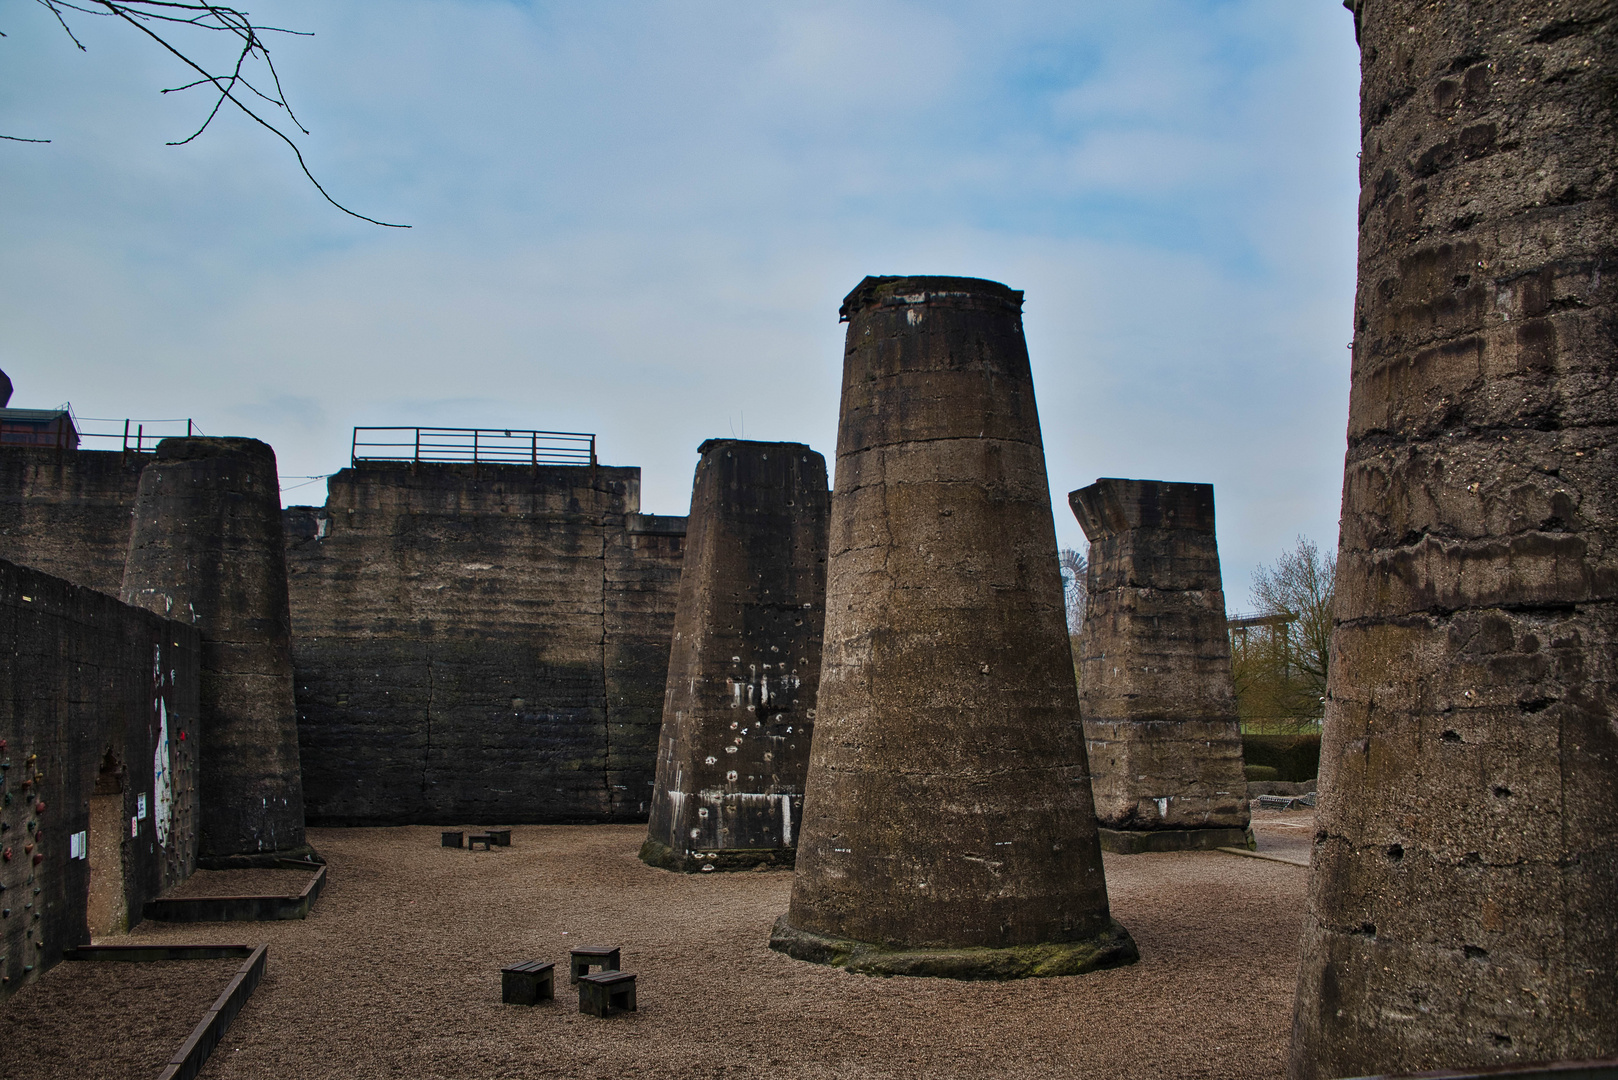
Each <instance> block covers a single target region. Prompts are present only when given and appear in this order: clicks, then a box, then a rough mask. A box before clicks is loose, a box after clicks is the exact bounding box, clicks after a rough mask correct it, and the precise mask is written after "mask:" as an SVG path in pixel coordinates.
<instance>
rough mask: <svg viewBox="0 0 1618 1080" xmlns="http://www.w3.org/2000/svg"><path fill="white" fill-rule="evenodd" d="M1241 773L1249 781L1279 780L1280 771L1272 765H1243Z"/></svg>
mask: <svg viewBox="0 0 1618 1080" xmlns="http://www.w3.org/2000/svg"><path fill="white" fill-rule="evenodd" d="M1242 772H1244V773H1246V774H1247V779H1249V780H1255V781H1256V780H1279V779H1280V778H1281V773H1280V770H1278V769H1277V768H1276V767H1275V766H1274V765H1245V766H1243V767H1242Z"/></svg>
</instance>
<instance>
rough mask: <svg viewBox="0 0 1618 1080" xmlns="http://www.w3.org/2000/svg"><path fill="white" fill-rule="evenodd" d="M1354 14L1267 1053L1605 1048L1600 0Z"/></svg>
mask: <svg viewBox="0 0 1618 1080" xmlns="http://www.w3.org/2000/svg"><path fill="white" fill-rule="evenodd" d="M1360 8H1361V10H1360V15H1359V18H1360V24H1361V32H1362V79H1363V81H1362V89H1361V118H1362V138H1363V154H1362V157H1361V163H1360V176H1361V185H1362V190H1361V197H1360V220H1361V224H1360V257H1359V286H1358V293H1357V296H1356V302H1355V308H1356V311H1355V343H1354V370H1353V382H1352V391H1351V398H1350V408H1349V448H1348V456H1347V462H1346V466H1345V472H1344V484H1343V518H1342V539H1341V550H1340V555H1339V559H1338V575H1339V576H1338V585H1337V605H1338V606H1337V610H1336V620H1337V624H1336V630H1335V633H1334V636H1333V641H1332V666H1331V676H1330V683H1329V698H1328V702H1327V707H1326V724H1325V737H1324V744H1323V753H1322V756H1321V776H1320V787H1321V793H1322V798H1321V802H1320V807H1319V810H1318V812H1317V814H1318V817H1317V823H1318V827H1319V832H1318V834H1317V842H1316V847H1315V855H1314V865H1313V869H1312V872H1311V878H1310V886H1309V913H1308V916H1307V920H1306V923H1305V931H1304V947H1303V954H1302V964H1301V969H1300V979H1299V989H1298V998H1297V1005H1296V1012H1295V1018H1294V1029H1293V1044H1292V1050H1291V1061H1290V1074H1291V1075H1292V1076H1293V1077H1294V1078H1314V1077H1337V1076H1357V1075H1360V1074H1364V1073H1376V1072H1385V1071H1386V1072H1404V1071H1414V1070H1421V1069H1428V1068H1436V1067H1440V1066H1442V1067H1446V1068H1460V1067H1463V1066H1473V1065H1487V1064H1496V1063H1506V1062H1511V1061H1536V1060H1538V1061H1543V1060H1553V1059H1576V1058H1596V1057H1607V1056H1612V1055H1615V1054H1618V728H1615V724H1614V719H1615V717H1614V702H1613V678H1614V667H1615V664H1618V605H1615V600H1618V543H1615V541H1618V468H1615V457H1614V455H1615V454H1618V440H1615V438H1614V435H1615V431H1618V398H1615V396H1614V392H1613V379H1614V373H1615V372H1614V369H1615V361H1614V357H1615V327H1618V302H1615V301H1618V293H1615V288H1618V280H1615V278H1618V273H1615V272H1614V271H1615V269H1618V258H1615V255H1618V252H1615V246H1618V203H1615V202H1614V192H1615V188H1614V169H1615V167H1618V113H1615V107H1614V100H1615V99H1614V87H1615V85H1618V7H1615V6H1614V5H1613V4H1612V3H1610V2H1547V0H1532V2H1531V0H1491V2H1489V3H1477V2H1472V3H1465V2H1463V3H1445V4H1431V3H1425V2H1416V0H1376V2H1366V3H1362V4H1361V5H1360ZM1345 32H1346V28H1345Z"/></svg>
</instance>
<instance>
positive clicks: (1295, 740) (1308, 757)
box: [1242, 732, 1320, 783]
mask: <svg viewBox="0 0 1618 1080" xmlns="http://www.w3.org/2000/svg"><path fill="white" fill-rule="evenodd" d="M1242 760H1243V761H1244V762H1245V763H1246V764H1247V767H1248V768H1249V769H1251V768H1253V767H1254V766H1259V767H1268V768H1271V769H1274V770H1275V772H1276V776H1275V779H1277V780H1285V781H1288V782H1289V783H1301V782H1303V781H1305V780H1313V779H1314V778H1315V777H1316V776H1317V775H1319V773H1320V735H1319V734H1318V733H1314V732H1312V733H1310V734H1307V735H1243V736H1242ZM1248 779H1249V780H1252V779H1254V777H1253V776H1252V775H1251V774H1249V776H1248Z"/></svg>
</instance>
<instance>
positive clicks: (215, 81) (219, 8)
mask: <svg viewBox="0 0 1618 1080" xmlns="http://www.w3.org/2000/svg"><path fill="white" fill-rule="evenodd" d="M36 2H37V3H39V4H41V5H42V6H44V7H45V8H47V9H48V10H49V11H50V12H51V14H52V15H54V16H55V17H56V21H57V22H58V23H60V24H61V26H62V29H63V30H64V31H66V32H67V35H68V37H69V38H70V39H71V40H72V41H73V44H75V45H77V46H78V47H79V49H80V50H81V51H88V50H87V49H85V46H84V43H83V42H81V41H80V40H79V39H78V37H76V36H75V35H74V33H73V30H72V28H71V27H70V26H68V23H67V19H66V16H65V15H64V14H63V12H64V11H73V12H78V13H80V14H84V15H94V16H98V17H103V18H108V17H110V18H117V19H121V20H123V21H124V22H126V23H128V24H129V25H130V26H132V27H134V28H135V29H136V30H139V31H140V32H141V33H143V34H145V35H146V36H147V37H149V38H151V39H152V41H154V42H156V43H157V45H158V46H159V47H160V48H162V49H163V50H164V51H166V52H168V53H169V54H170V55H172V56H173V57H175V58H176V59H177V60H179V61H180V62H181V63H182V64H184V65H185V66H186V67H188V68H190V69H191V70H192V71H194V72H196V74H197V75H198V76H199V78H196V79H194V80H192V81H191V82H188V83H186V84H184V85H183V86H175V87H170V88H168V89H165V90H163V91H162V92H163V93H165V94H172V93H179V92H180V91H183V90H194V89H196V88H198V87H200V86H204V85H206V86H210V87H212V88H213V90H214V91H215V92H216V93H217V95H218V96H217V97H215V99H214V101H213V104H212V106H211V107H210V108H209V110H208V114H207V116H205V117H204V118H203V121H202V123H201V124H200V125H199V126H198V127H197V129H196V130H195V131H193V132H192V133H191V134H190V135H187V136H186V137H185V138H183V139H177V140H175V141H173V142H170V143H169V144H168V145H169V146H184V145H185V144H186V143H189V142H191V141H192V140H193V139H195V138H197V137H198V136H199V135H201V134H202V133H203V132H204V131H207V130H208V127H209V126H210V125H211V124H212V123H213V121H214V118H215V117H217V116H218V115H219V111H220V110H221V109H222V108H224V106H225V102H227V101H228V102H230V103H231V104H232V105H234V106H235V107H236V108H237V109H238V110H240V111H241V112H242V113H243V114H245V115H246V116H247V117H248V119H250V120H252V121H253V122H254V123H255V124H257V125H258V126H260V127H262V128H264V129H265V130H266V131H268V132H270V133H271V134H273V135H274V136H275V137H276V138H278V139H280V140H281V141H282V142H284V143H286V145H287V148H288V149H290V150H291V151H292V156H293V157H294V158H296V159H297V162H298V168H299V169H301V170H302V171H303V175H304V176H305V177H306V178H307V179H308V181H309V182H310V183H311V184H313V185H314V186H315V190H316V191H318V192H320V195H321V197H322V198H324V199H325V200H326V201H327V202H329V203H331V204H332V205H333V206H335V207H336V208H337V209H339V210H341V211H342V212H343V213H345V214H347V215H349V216H350V217H355V218H359V219H360V220H361V221H368V222H370V223H371V224H373V225H381V226H383V227H385V228H389V229H408V228H410V226H408V225H399V224H395V223H393V222H389V221H378V220H377V219H376V218H373V217H367V216H365V215H364V214H361V213H358V212H356V211H354V210H350V209H349V208H348V207H346V206H344V205H343V204H342V203H340V202H338V201H337V200H336V199H334V198H332V197H331V193H330V192H328V191H327V190H326V189H325V188H324V187H323V186H322V185H321V183H320V181H319V180H316V179H315V175H314V173H312V172H310V171H309V165H308V162H306V161H305V160H304V157H303V151H302V150H301V149H300V148H299V146H298V144H297V143H296V142H295V141H294V140H293V138H292V136H290V135H288V134H287V133H286V132H284V131H282V130H281V129H280V128H279V127H277V126H276V125H275V124H274V123H272V122H271V121H269V120H267V119H265V118H264V117H263V116H261V115H259V114H258V113H257V112H255V111H254V110H253V109H252V108H251V107H249V106H248V104H247V103H246V102H245V101H243V99H242V98H241V97H240V96H238V88H239V87H245V88H246V89H247V90H248V92H250V93H251V94H252V95H253V96H254V97H256V98H258V99H259V100H260V101H262V102H264V103H265V104H266V105H270V106H273V107H274V108H277V109H283V110H285V111H286V115H287V119H288V120H289V121H291V123H292V125H293V126H294V127H295V128H296V129H297V130H298V131H299V132H301V133H302V134H304V135H307V134H309V129H308V128H306V127H304V126H303V124H302V123H301V122H300V121H299V120H298V118H297V116H296V114H294V113H293V111H292V106H291V104H289V103H288V102H287V99H286V90H285V89H284V88H283V87H282V85H281V73H280V72H279V71H277V70H276V67H275V62H274V61H273V60H272V59H271V57H270V49H269V46H268V45H267V44H266V43H265V41H264V38H263V37H262V36H261V35H263V34H267V33H276V34H293V35H297V36H299V37H308V36H312V35H310V34H308V33H307V32H306V31H299V30H287V29H284V28H282V27H278V26H259V25H257V24H256V23H254V22H253V20H252V18H251V16H249V15H248V13H247V12H245V11H241V10H239V9H237V8H233V7H229V6H226V5H223V4H212V3H207V2H202V0H36ZM150 23H169V24H173V25H180V26H191V27H195V28H197V29H199V30H209V31H213V32H215V33H224V34H232V35H234V36H235V37H237V38H239V39H240V49H239V50H238V52H237V54H236V60H235V63H234V64H233V65H232V66H231V69H230V72H229V73H228V74H223V73H220V74H216V73H215V72H212V71H209V70H208V69H207V68H205V67H203V66H202V65H201V64H200V63H198V62H197V61H195V60H193V59H192V58H191V57H190V56H189V55H187V54H186V53H185V52H183V51H182V50H181V49H180V48H179V47H178V46H177V45H175V44H174V43H173V42H171V41H169V40H168V38H166V37H165V36H164V35H163V34H161V33H158V32H157V30H156V29H154V28H153V27H152V26H150V25H148V24H150ZM0 36H4V35H3V34H0ZM252 61H259V62H261V63H262V64H263V65H264V67H265V69H266V70H268V72H269V75H270V82H271V84H273V86H274V88H275V91H274V93H273V94H270V93H265V92H264V91H262V90H260V89H259V88H258V87H256V86H254V85H253V83H252V81H251V80H249V79H248V77H247V75H246V73H245V69H246V67H247V65H248V64H249V63H250V62H252ZM0 138H4V139H9V140H11V141H14V142H49V141H50V140H49V139H23V138H19V137H17V136H14V135H3V136H0Z"/></svg>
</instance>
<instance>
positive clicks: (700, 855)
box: [640, 838, 798, 874]
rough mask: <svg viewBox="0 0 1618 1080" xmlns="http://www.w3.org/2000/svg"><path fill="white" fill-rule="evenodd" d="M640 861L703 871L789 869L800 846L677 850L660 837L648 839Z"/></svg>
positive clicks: (688, 871)
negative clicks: (760, 868)
mask: <svg viewBox="0 0 1618 1080" xmlns="http://www.w3.org/2000/svg"><path fill="white" fill-rule="evenodd" d="M640 861H641V862H643V863H645V864H646V865H647V866H655V867H657V868H658V869H660V870H673V871H675V872H676V873H681V874H700V873H704V872H710V871H711V872H718V871H721V870H757V869H758V868H759V867H761V866H762V867H766V868H769V869H774V868H780V869H782V870H790V869H792V867H793V866H794V865H795V864H796V863H797V861H798V849H797V848H731V849H729V850H725V851H675V850H674V849H673V848H671V847H669V846H668V845H667V844H665V843H663V842H662V841H659V840H653V839H650V838H648V839H647V840H646V842H645V843H644V844H642V845H641V846H640Z"/></svg>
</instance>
